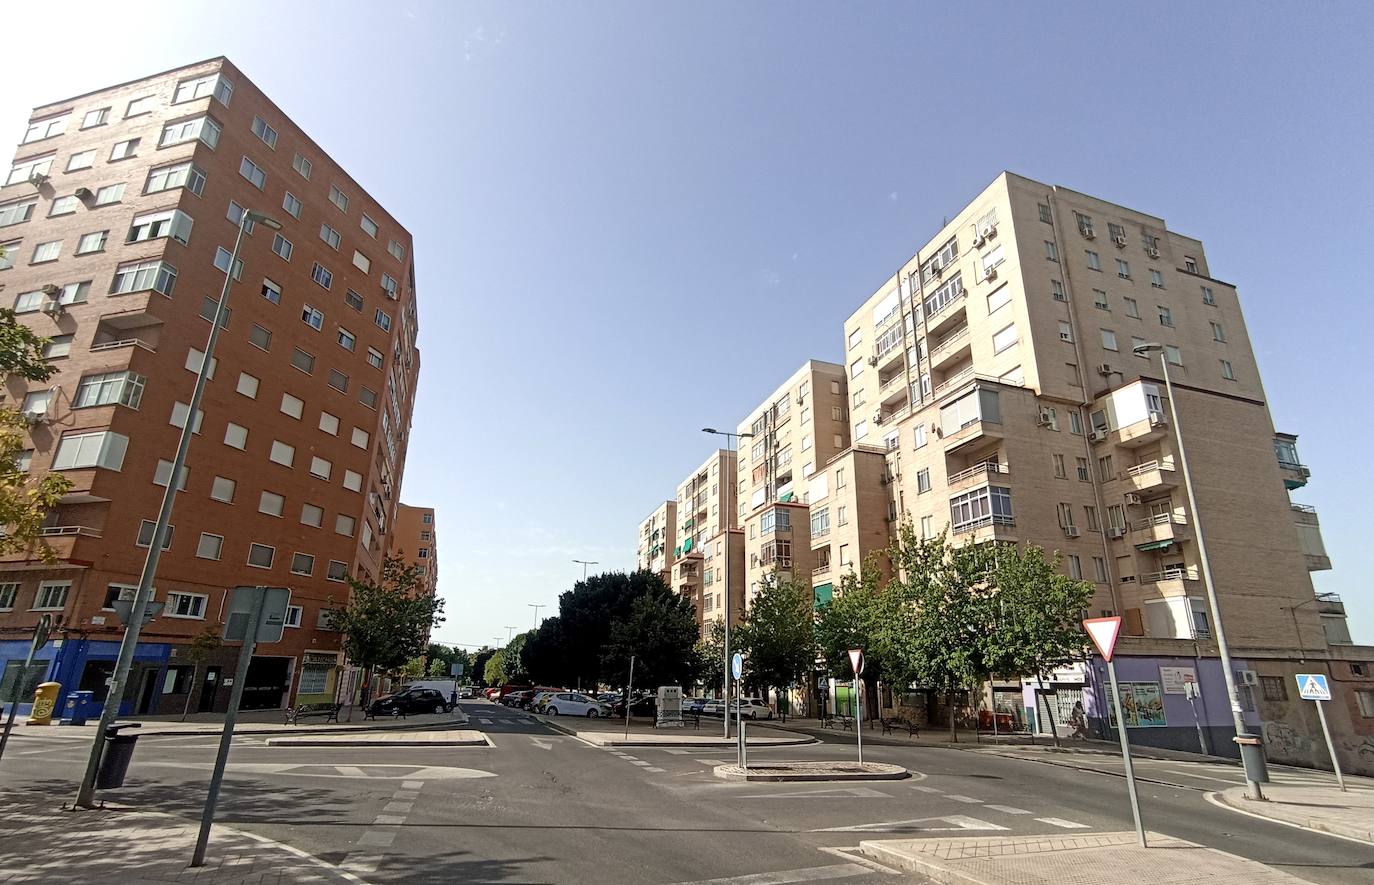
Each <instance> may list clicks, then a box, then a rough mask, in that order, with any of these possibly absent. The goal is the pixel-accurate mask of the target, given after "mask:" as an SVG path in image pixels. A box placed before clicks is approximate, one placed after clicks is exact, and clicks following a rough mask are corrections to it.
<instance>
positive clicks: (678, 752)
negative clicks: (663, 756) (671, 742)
mask: <svg viewBox="0 0 1374 885" xmlns="http://www.w3.org/2000/svg"><path fill="white" fill-rule="evenodd" d="M663 752H665V753H672V754H673V755H674V756H686V755H687V753H688V751H687V750H678V749H675V748H673V747H664V748H663Z"/></svg>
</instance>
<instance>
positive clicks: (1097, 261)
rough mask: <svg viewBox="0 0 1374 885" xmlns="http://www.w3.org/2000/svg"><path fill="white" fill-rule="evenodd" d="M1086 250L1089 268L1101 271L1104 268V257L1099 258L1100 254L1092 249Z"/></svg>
mask: <svg viewBox="0 0 1374 885" xmlns="http://www.w3.org/2000/svg"><path fill="white" fill-rule="evenodd" d="M1086 251H1087V256H1088V270H1095V271H1099V272H1100V271H1101V270H1102V259H1101V258H1099V257H1098V254H1097V253H1096V252H1094V251H1092V250H1091V249H1088V250H1086Z"/></svg>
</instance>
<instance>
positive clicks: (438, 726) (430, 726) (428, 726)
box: [138, 716, 468, 737]
mask: <svg viewBox="0 0 1374 885" xmlns="http://www.w3.org/2000/svg"><path fill="white" fill-rule="evenodd" d="M467 724H468V717H466V716H464V717H462V718H461V719H459V718H456V717H455V718H453V719H448V720H445V721H443V722H428V723H421V722H416V723H412V722H405V721H402V722H401V723H399V724H397V723H390V722H388V723H386V724H385V725H354V726H348V727H345V726H343V725H324V726H305V727H304V728H305V729H307V730H304V731H301V732H300V734H303V735H312V734H353V733H355V732H357V733H364V734H366V733H369V732H374V731H423V730H430V731H433V730H446V729H449V728H454V727H462V726H465V725H467ZM223 733H224V723H220V724H218V725H214V726H206V727H204V728H191V729H173V730H165V729H159V728H158V727H157V726H154V727H152V728H146V727H145V728H140V729H139V730H138V734H139V736H140V737H219V736H220V735H221V734H223ZM234 734H236V735H240V734H241V735H257V736H261V735H278V736H287V735H291V734H293V732H289V731H284V730H283V729H282V728H281V727H280V726H276V727H273V728H263V727H262V723H253V724H251V725H248V726H240V725H238V724H235V726H234Z"/></svg>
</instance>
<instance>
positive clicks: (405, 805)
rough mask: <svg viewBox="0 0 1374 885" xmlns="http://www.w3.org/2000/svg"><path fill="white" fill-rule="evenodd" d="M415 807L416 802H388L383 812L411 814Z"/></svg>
mask: <svg viewBox="0 0 1374 885" xmlns="http://www.w3.org/2000/svg"><path fill="white" fill-rule="evenodd" d="M414 807H415V803H414V802H388V803H386V805H384V806H383V807H382V811H385V812H386V813H388V814H410V810H411V809H412V808H414Z"/></svg>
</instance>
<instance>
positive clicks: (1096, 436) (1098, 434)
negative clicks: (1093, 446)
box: [1088, 429, 1107, 442]
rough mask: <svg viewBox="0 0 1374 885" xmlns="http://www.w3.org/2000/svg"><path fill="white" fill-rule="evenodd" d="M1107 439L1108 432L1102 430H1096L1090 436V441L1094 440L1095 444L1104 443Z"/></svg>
mask: <svg viewBox="0 0 1374 885" xmlns="http://www.w3.org/2000/svg"><path fill="white" fill-rule="evenodd" d="M1106 438H1107V431H1106V430H1102V429H1094V430H1093V432H1092V433H1090V434H1088V439H1090V440H1092V441H1093V442H1102V441H1103V440H1105V439H1106Z"/></svg>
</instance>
